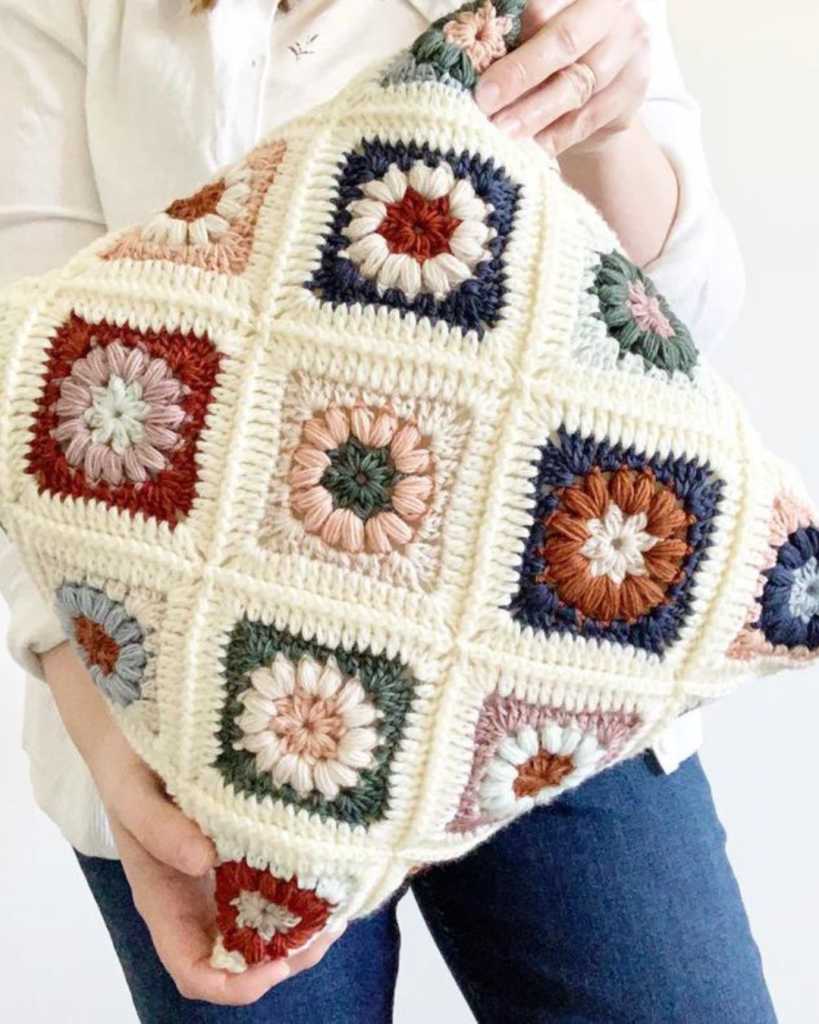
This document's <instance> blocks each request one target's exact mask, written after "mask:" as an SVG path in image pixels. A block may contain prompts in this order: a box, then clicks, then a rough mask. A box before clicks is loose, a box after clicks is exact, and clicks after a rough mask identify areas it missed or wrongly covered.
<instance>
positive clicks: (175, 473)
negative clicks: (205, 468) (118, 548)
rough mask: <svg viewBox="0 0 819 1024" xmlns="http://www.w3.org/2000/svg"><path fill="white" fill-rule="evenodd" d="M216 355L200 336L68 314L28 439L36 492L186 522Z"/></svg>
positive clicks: (58, 333) (53, 347) (57, 332)
mask: <svg viewBox="0 0 819 1024" xmlns="http://www.w3.org/2000/svg"><path fill="white" fill-rule="evenodd" d="M221 358H222V357H221V355H220V353H219V352H218V350H217V349H216V348H215V346H214V344H213V342H212V341H211V339H210V337H209V335H208V334H207V333H205V332H200V333H199V334H196V333H195V332H194V331H192V330H191V331H184V332H183V331H172V330H169V329H167V328H164V327H160V328H159V329H158V330H151V329H146V330H141V329H138V328H136V327H133V326H131V324H130V323H127V322H126V323H114V322H112V321H111V322H109V321H108V320H105V319H102V320H100V321H99V322H94V321H92V320H86V319H84V318H83V317H81V316H79V315H78V314H77V313H74V312H71V313H70V314H69V315H68V316H67V317H66V319H65V320H64V321H63V322H62V323H61V324H60V325H59V327H57V329H56V330H55V331H54V334H53V338H52V340H51V344H50V347H49V350H48V361H47V364H46V366H45V367H44V370H43V376H42V389H41V392H40V397H39V399H38V402H37V409H36V413H35V416H34V418H33V422H32V426H31V429H30V433H29V447H28V452H27V456H26V461H27V469H26V471H27V472H28V473H30V474H32V476H34V477H36V479H37V484H38V488H39V490H40V492H41V493H42V492H44V491H47V492H49V493H50V494H51V495H54V496H58V497H60V498H70V499H71V500H72V501H97V502H100V503H101V504H103V505H104V506H106V507H107V508H112V509H117V510H119V511H121V512H126V513H130V514H131V515H137V514H139V513H141V514H142V515H144V516H146V517H149V518H153V519H156V520H158V521H160V522H163V523H167V524H168V526H169V527H170V528H171V529H172V530H173V529H175V528H176V527H177V525H179V523H180V522H181V521H183V520H184V519H186V518H187V516H188V514H189V513H190V512H191V510H192V509H193V506H194V499H195V497H196V494H197V492H198V487H199V464H198V459H197V455H198V447H199V441H200V437H201V435H202V432H203V430H204V429H205V428H206V421H207V413H208V409H209V407H210V404H211V401H212V400H213V395H214V391H215V389H216V387H217V381H218V374H219V368H220V365H221Z"/></svg>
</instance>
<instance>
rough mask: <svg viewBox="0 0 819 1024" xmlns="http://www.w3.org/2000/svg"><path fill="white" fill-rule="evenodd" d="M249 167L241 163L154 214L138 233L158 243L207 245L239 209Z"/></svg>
mask: <svg viewBox="0 0 819 1024" xmlns="http://www.w3.org/2000/svg"><path fill="white" fill-rule="evenodd" d="M250 180H251V177H250V168H249V167H248V165H247V164H245V163H241V164H238V165H237V166H236V167H234V168H232V169H231V170H229V171H228V172H227V173H226V174H225V175H224V177H222V178H220V179H219V181H216V182H211V184H209V185H205V186H204V188H201V189H200V190H199V191H198V192H197V193H196V194H195V195H192V196H190V197H189V198H187V199H177V200H175V201H174V202H172V203H171V205H170V206H168V207H167V208H166V209H165V210H164V211H162V212H161V213H157V214H155V215H154V216H153V217H152V218H151V219H150V220H149V221H148V223H147V224H146V225H145V227H144V228H143V229H142V237H143V238H145V239H146V240H148V241H151V242H158V243H160V244H162V245H174V246H177V245H178V246H181V245H207V244H208V243H209V242H216V241H218V240H219V239H220V238H221V237H222V236H223V235H224V234H225V232H226V231H227V230H228V229H229V228H230V225H231V223H232V222H233V221H234V220H236V218H237V217H238V216H239V215H240V214H241V213H242V210H243V208H244V205H245V203H246V202H247V199H248V197H249V196H250V193H251V188H250Z"/></svg>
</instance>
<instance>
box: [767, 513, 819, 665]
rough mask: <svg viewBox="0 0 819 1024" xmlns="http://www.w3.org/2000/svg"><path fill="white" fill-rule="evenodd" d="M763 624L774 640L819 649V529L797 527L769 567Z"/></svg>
mask: <svg viewBox="0 0 819 1024" xmlns="http://www.w3.org/2000/svg"><path fill="white" fill-rule="evenodd" d="M765 576H766V578H767V583H766V584H765V590H764V591H763V593H762V615H761V617H760V626H761V627H762V630H763V632H764V633H765V635H766V636H767V638H768V639H769V640H770V641H771V643H772V644H782V645H783V646H784V647H788V648H797V647H805V648H807V649H808V650H810V651H817V650H819V530H817V528H816V527H815V526H811V527H807V528H804V529H800V530H797V531H796V532H795V533H792V534H791V536H790V537H789V538H788V541H787V543H785V544H783V545H782V547H781V548H780V549H779V552H778V554H777V558H776V565H775V566H774V567H773V568H771V569H766V570H765Z"/></svg>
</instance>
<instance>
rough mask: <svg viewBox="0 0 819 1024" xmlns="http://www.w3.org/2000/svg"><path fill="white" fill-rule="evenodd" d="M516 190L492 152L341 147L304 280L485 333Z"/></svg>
mask: <svg viewBox="0 0 819 1024" xmlns="http://www.w3.org/2000/svg"><path fill="white" fill-rule="evenodd" d="M518 191H519V186H518V185H516V184H514V183H513V182H512V181H511V179H510V178H509V176H508V174H507V173H506V172H505V171H504V170H503V168H501V167H497V166H496V165H495V162H494V160H493V159H491V158H489V159H483V158H481V157H480V155H478V154H472V153H469V152H468V151H463V152H460V153H456V152H455V151H453V150H449V151H447V152H442V151H441V150H439V149H435V148H432V147H430V146H429V144H427V143H424V144H422V145H419V144H418V143H417V142H415V141H409V142H407V143H402V142H399V143H395V144H390V143H384V142H382V141H381V140H380V139H379V138H371V139H367V138H362V139H361V142H360V144H359V145H358V146H357V147H356V148H355V149H354V150H353V151H351V152H348V153H345V154H344V158H343V161H342V164H341V169H340V172H339V175H338V186H337V193H336V197H335V200H334V208H335V212H334V216H333V220H332V222H331V224H330V228H329V231H328V232H327V236H326V239H325V241H324V244H323V246H322V249H321V260H320V264H319V267H318V269H317V270H316V271H315V273H314V274H313V275H312V276H311V277H310V279H309V280H308V281H307V282H305V287H306V288H308V289H309V290H310V291H311V292H312V293H313V294H314V295H315V296H316V297H317V298H319V299H321V300H322V301H325V302H330V303H333V304H334V305H338V304H344V305H347V306H352V305H354V304H356V303H359V304H361V305H362V306H366V305H372V306H386V307H388V308H391V309H397V310H400V311H401V312H402V313H408V312H412V313H415V314H416V316H422V317H427V318H428V319H429V320H430V321H431V322H432V323H437V322H438V321H444V322H445V323H446V324H447V325H449V326H450V327H459V328H461V330H463V331H464V332H467V331H475V332H477V334H478V336H479V337H482V336H483V334H484V333H485V331H486V330H487V329H489V328H492V327H495V326H496V325H497V324H498V323H499V321H500V319H501V317H502V316H503V308H504V303H505V301H506V292H507V286H506V275H507V268H506V265H505V262H504V253H505V250H506V247H507V243H508V240H509V236H510V233H511V231H512V226H513V222H514V218H515V212H516V207H517V202H518Z"/></svg>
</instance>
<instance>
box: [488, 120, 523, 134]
mask: <svg viewBox="0 0 819 1024" xmlns="http://www.w3.org/2000/svg"><path fill="white" fill-rule="evenodd" d="M492 124H494V125H495V127H496V128H500V130H501V131H503V132H506V134H507V135H517V134H518V132H519V131H520V130H521V128H522V127H523V124H522V123H521V122H520V121H519V120H518V119H517V118H516V117H494V118H492Z"/></svg>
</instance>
